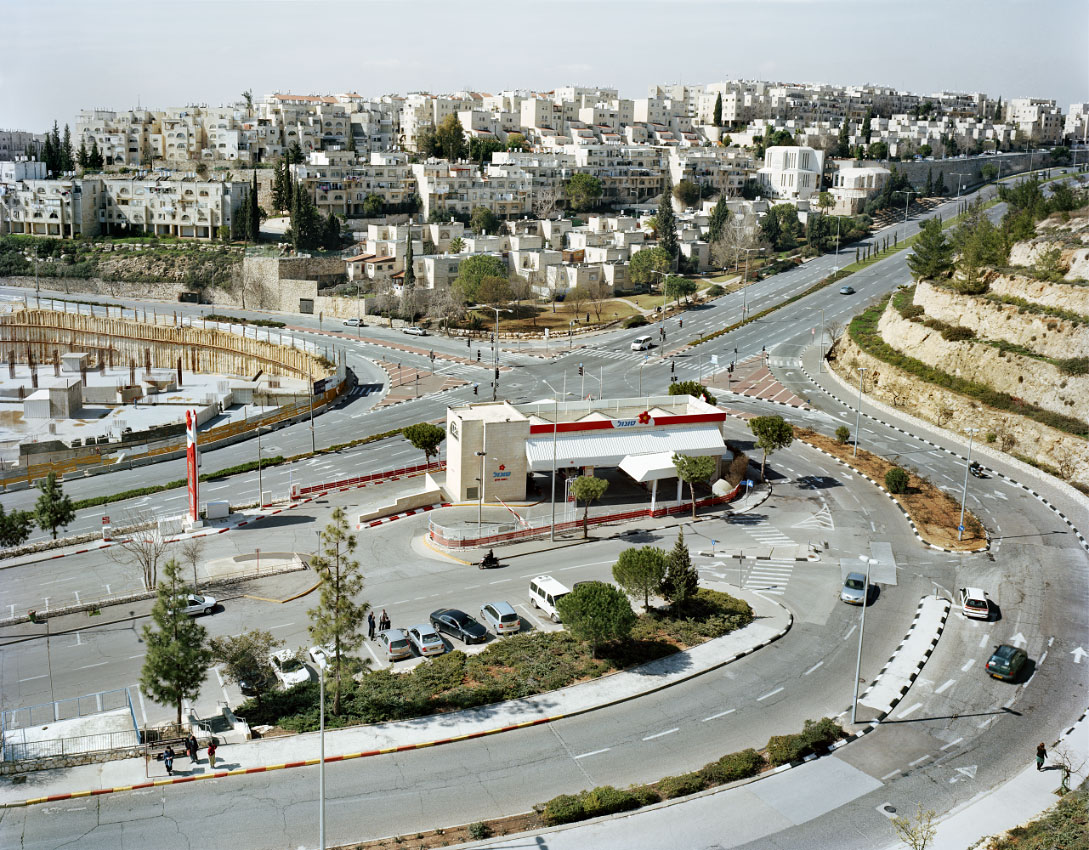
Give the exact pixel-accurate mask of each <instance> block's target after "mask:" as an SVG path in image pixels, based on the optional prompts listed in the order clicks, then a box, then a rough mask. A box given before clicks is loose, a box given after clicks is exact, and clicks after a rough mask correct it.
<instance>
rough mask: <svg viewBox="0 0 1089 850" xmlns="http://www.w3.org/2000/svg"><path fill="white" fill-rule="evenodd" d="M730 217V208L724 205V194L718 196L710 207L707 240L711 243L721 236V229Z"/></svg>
mask: <svg viewBox="0 0 1089 850" xmlns="http://www.w3.org/2000/svg"><path fill="white" fill-rule="evenodd" d="M729 218H730V208H729V207H728V206H726V195H725V194H722V195H720V196H719V199H718V201H717V202H716V203H715V205H714V206H713V207H712V208H711V221H710V222H708V224H707V241H708V242H710V243H711V244H712V245H713V244H714V243H715V242H717V241H718V240H719V239H721V238H722V231H723V229H724V228H725V227H726V222H727V221H728V220H729Z"/></svg>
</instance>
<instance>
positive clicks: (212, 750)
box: [208, 738, 216, 770]
mask: <svg viewBox="0 0 1089 850" xmlns="http://www.w3.org/2000/svg"><path fill="white" fill-rule="evenodd" d="M208 767H210V768H211V769H212V770H215V769H216V739H215V738H212V739H211V740H210V741H209V742H208Z"/></svg>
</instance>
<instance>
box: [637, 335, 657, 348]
mask: <svg viewBox="0 0 1089 850" xmlns="http://www.w3.org/2000/svg"><path fill="white" fill-rule="evenodd" d="M653 346H654V340H652V339H651V338H650V337H649V336H637V337H636V338H635V339H634V340H632V343H631V350H632V351H646V350H647V349H649V348H652V347H653Z"/></svg>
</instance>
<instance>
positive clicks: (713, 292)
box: [707, 283, 726, 298]
mask: <svg viewBox="0 0 1089 850" xmlns="http://www.w3.org/2000/svg"><path fill="white" fill-rule="evenodd" d="M725 294H726V290H725V288H723V287H721V286H719V285H718V284H717V283H713V284H711V285H710V286H709V287H707V297H708V298H718V297H719V296H720V295H725Z"/></svg>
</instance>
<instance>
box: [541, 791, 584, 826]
mask: <svg viewBox="0 0 1089 850" xmlns="http://www.w3.org/2000/svg"><path fill="white" fill-rule="evenodd" d="M584 817H586V815H585V814H584V813H583V809H582V799H581V797H579V796H576V795H574V794H560V796H558V797H553V798H552V799H551V800H549V801H548V802H547V803H545V807H544V811H543V812H541V820H543V821H544V822H545V823H546V824H548V825H549V826H555V825H557V824H561V823H574V822H575V821H577V820H582V819H583V818H584Z"/></svg>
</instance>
